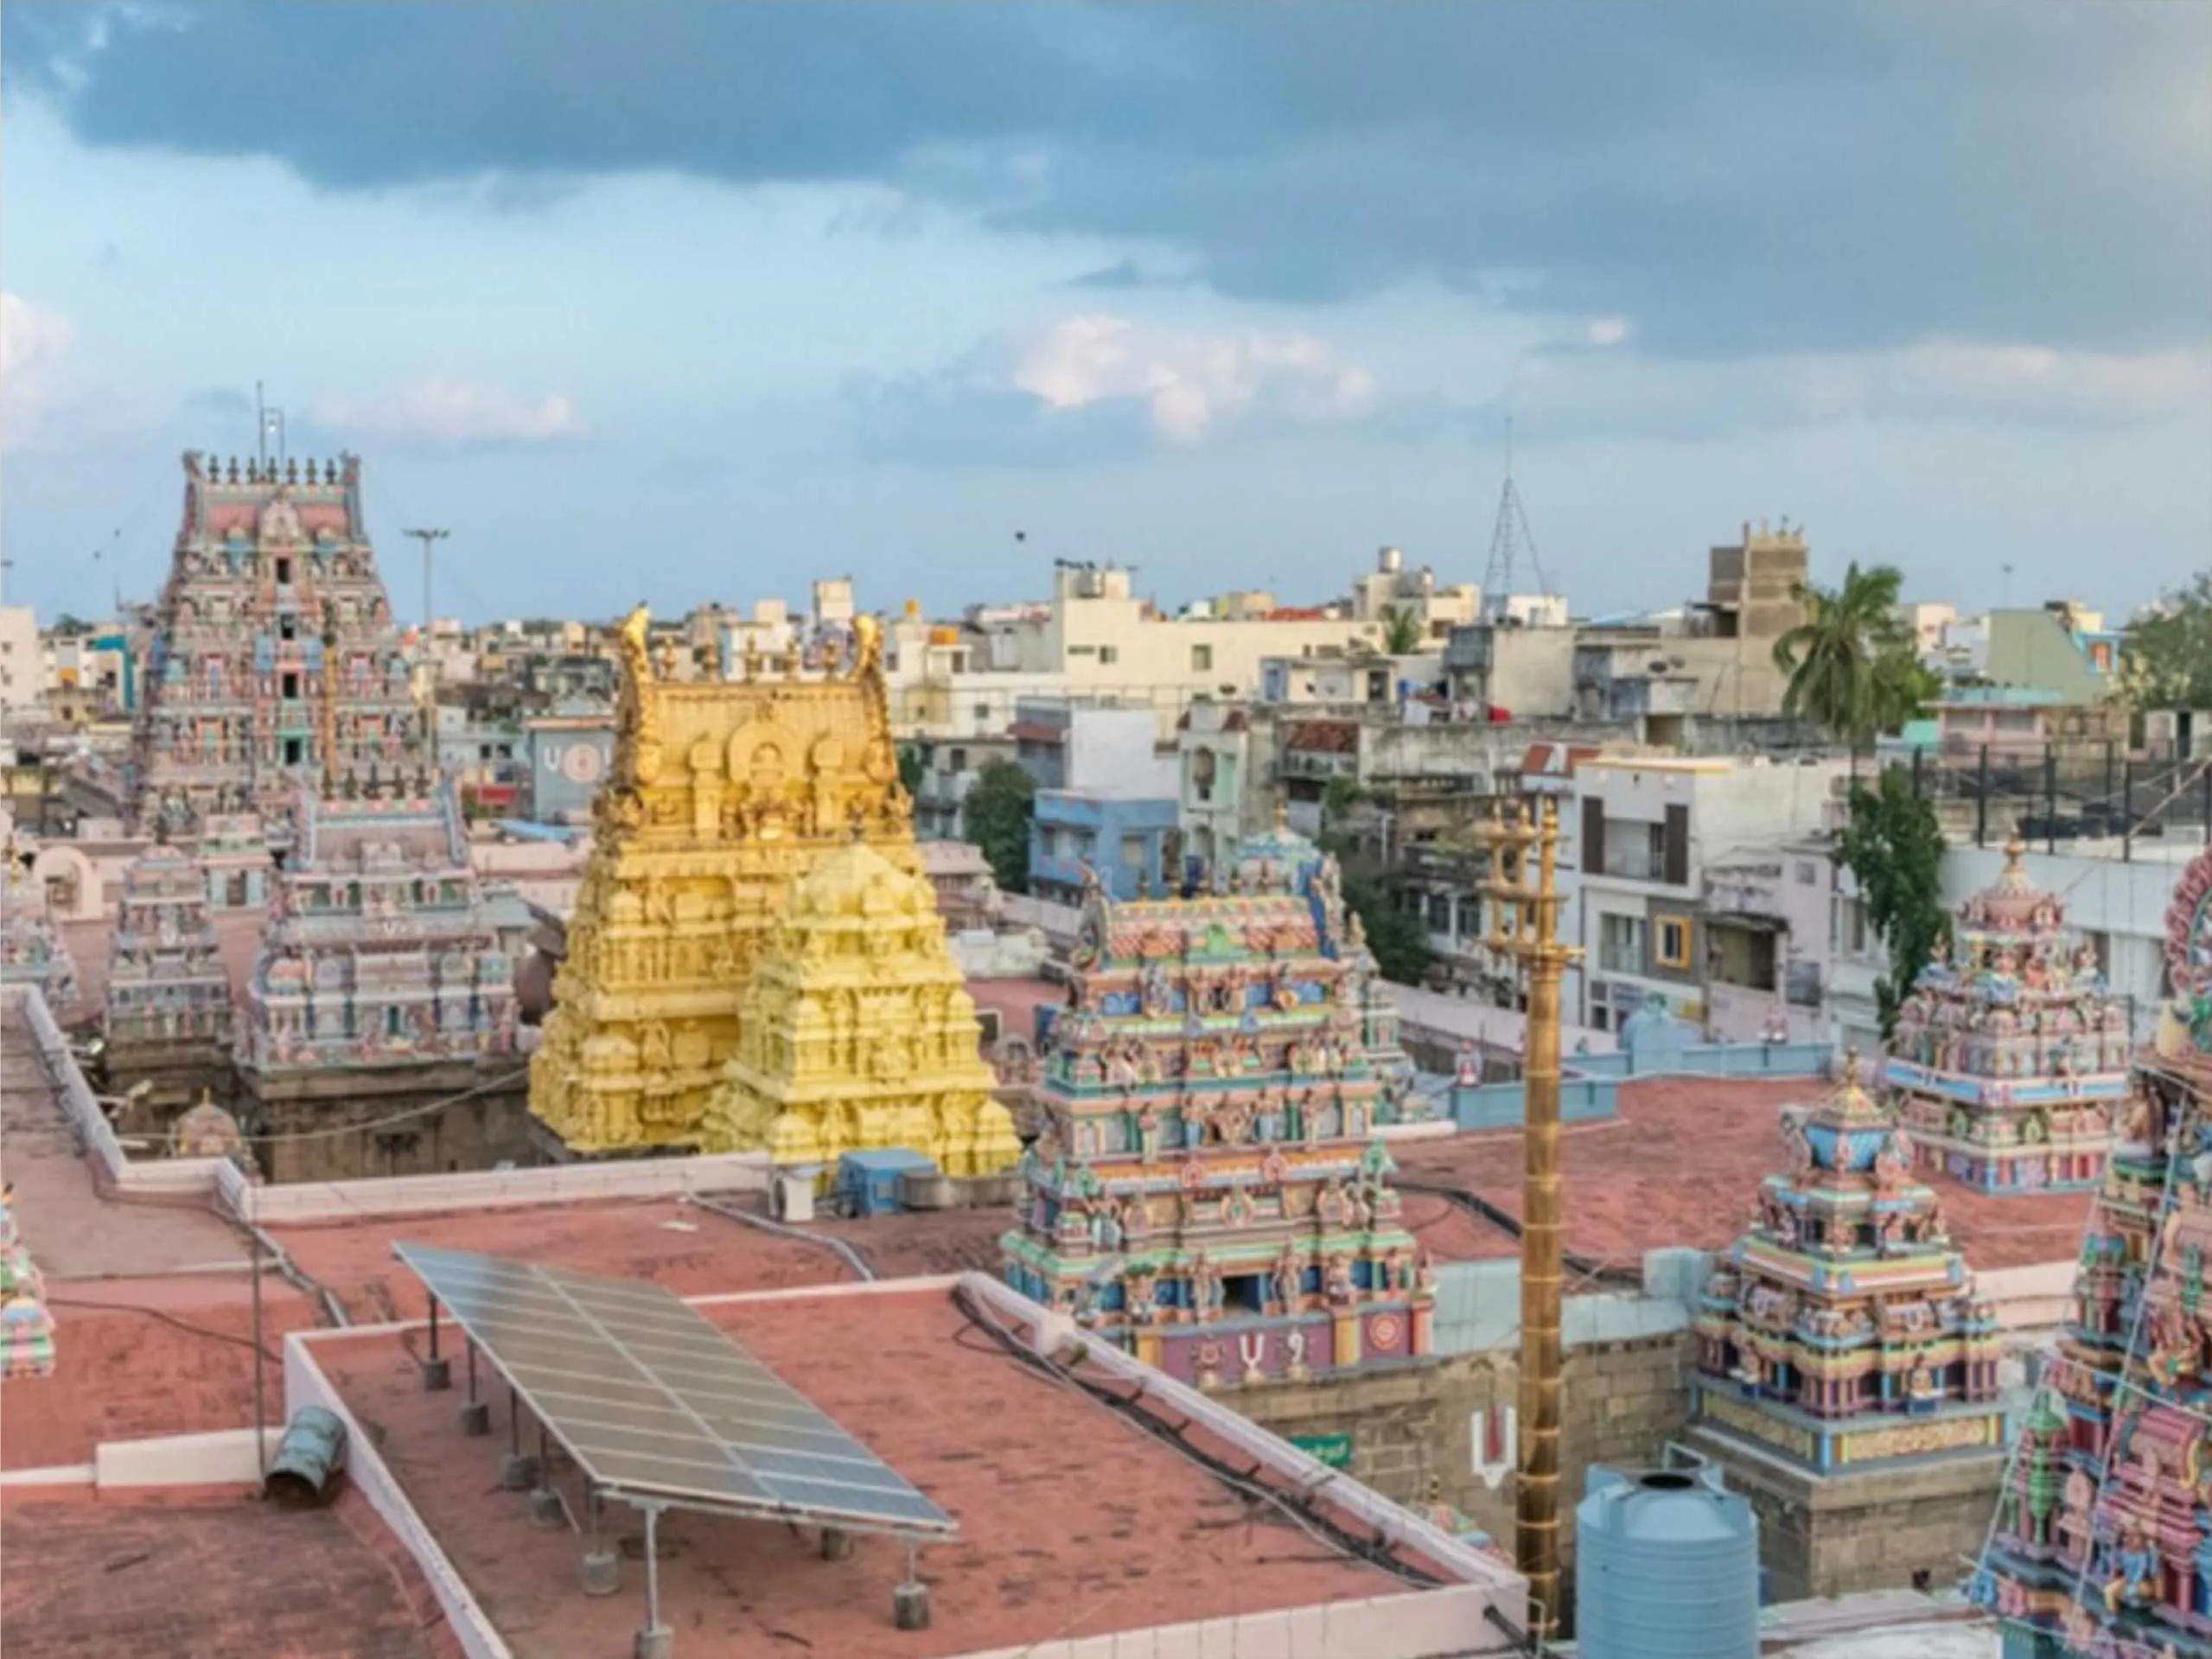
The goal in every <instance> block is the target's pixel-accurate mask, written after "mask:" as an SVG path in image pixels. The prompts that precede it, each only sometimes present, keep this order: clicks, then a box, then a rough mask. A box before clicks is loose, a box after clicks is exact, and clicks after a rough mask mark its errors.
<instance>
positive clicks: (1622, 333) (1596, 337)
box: [1583, 316, 1629, 346]
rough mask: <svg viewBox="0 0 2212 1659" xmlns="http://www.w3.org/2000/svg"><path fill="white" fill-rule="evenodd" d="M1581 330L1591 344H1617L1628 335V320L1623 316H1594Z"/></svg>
mask: <svg viewBox="0 0 2212 1659" xmlns="http://www.w3.org/2000/svg"><path fill="white" fill-rule="evenodd" d="M1583 332H1584V338H1585V339H1587V340H1588V341H1590V344H1591V345H1593V346H1617V345H1619V344H1620V343H1621V342H1622V341H1623V340H1626V339H1627V338H1628V337H1629V320H1628V318H1626V317H1624V316H1594V317H1592V318H1590V327H1589V328H1588V329H1584V331H1583Z"/></svg>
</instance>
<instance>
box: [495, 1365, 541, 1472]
mask: <svg viewBox="0 0 2212 1659" xmlns="http://www.w3.org/2000/svg"><path fill="white" fill-rule="evenodd" d="M536 1484H538V1460H537V1459H536V1458H531V1457H526V1456H525V1455H524V1454H523V1450H522V1401H521V1398H520V1396H519V1395H518V1394H516V1393H515V1391H514V1385H513V1384H512V1383H509V1384H508V1385H507V1456H506V1457H505V1458H502V1459H501V1460H500V1488H501V1490H505V1491H509V1492H526V1491H528V1490H530V1489H531V1488H532V1487H533V1486H535V1485H536Z"/></svg>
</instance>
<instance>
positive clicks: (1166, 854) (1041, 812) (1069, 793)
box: [1030, 789, 1179, 903]
mask: <svg viewBox="0 0 2212 1659" xmlns="http://www.w3.org/2000/svg"><path fill="white" fill-rule="evenodd" d="M1178 839H1179V838H1178V837H1177V836H1176V801H1175V798H1174V797H1173V796H1172V795H1162V796H1122V795H1114V794H1101V793H1099V792H1096V791H1093V790H1087V789H1040V790H1038V791H1037V796H1036V816H1035V818H1034V819H1032V820H1030V891H1031V892H1033V893H1036V894H1037V895H1038V896H1040V897H1043V898H1051V899H1058V900H1061V901H1062V902H1063V903H1074V902H1077V901H1079V900H1080V899H1081V897H1082V894H1083V871H1084V869H1085V868H1086V866H1087V867H1088V868H1090V869H1092V870H1093V871H1097V872H1098V877H1099V882H1100V885H1102V886H1103V887H1104V888H1105V889H1106V894H1107V896H1109V897H1111V898H1113V899H1115V900H1126V899H1133V898H1137V897H1138V896H1142V895H1144V894H1146V893H1149V894H1152V895H1154V896H1163V895H1164V894H1165V893H1166V892H1167V890H1168V889H1167V886H1166V883H1167V881H1168V880H1169V878H1170V873H1171V872H1172V871H1175V869H1176V844H1177V841H1178Z"/></svg>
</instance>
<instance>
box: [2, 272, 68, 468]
mask: <svg viewBox="0 0 2212 1659" xmlns="http://www.w3.org/2000/svg"><path fill="white" fill-rule="evenodd" d="M75 339H76V331H75V330H74V329H72V328H71V327H70V326H69V320H68V319H67V317H64V316H60V315H58V314H57V313H55V312H53V311H48V310H46V309H42V308H41V307H39V306H36V305H34V304H32V303H30V302H29V300H27V299H25V298H24V297H22V295H20V294H11V293H6V292H0V448H6V449H10V450H14V449H19V448H21V447H22V446H23V445H24V444H25V443H29V440H30V439H31V437H33V436H34V435H35V433H36V432H37V431H38V427H39V423H40V420H41V418H42V417H43V416H44V415H45V413H46V412H47V410H48V408H49V407H50V406H51V405H52V403H53V399H54V380H55V373H54V370H55V366H56V365H57V364H59V363H60V362H61V360H62V359H63V358H64V357H66V356H67V355H68V353H69V348H70V346H71V344H72V343H73V341H74V340H75Z"/></svg>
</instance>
